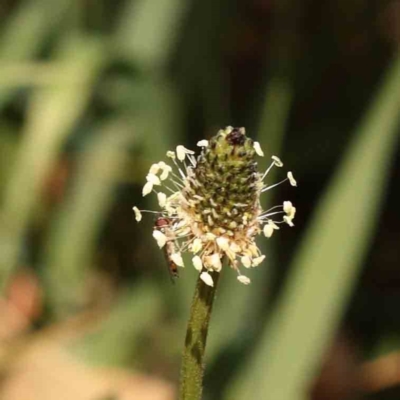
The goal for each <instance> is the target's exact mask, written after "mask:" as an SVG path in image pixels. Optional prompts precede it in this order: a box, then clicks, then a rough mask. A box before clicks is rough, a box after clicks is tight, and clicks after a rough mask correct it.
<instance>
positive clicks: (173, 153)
mask: <svg viewBox="0 0 400 400" xmlns="http://www.w3.org/2000/svg"><path fill="white" fill-rule="evenodd" d="M167 157H168V158H171V159H172V160H175V158H176V156H175V152H174V151H167Z"/></svg>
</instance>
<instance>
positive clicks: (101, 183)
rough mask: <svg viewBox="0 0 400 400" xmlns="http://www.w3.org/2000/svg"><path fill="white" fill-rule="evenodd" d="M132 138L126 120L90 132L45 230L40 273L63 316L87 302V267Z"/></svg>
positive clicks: (56, 310)
mask: <svg viewBox="0 0 400 400" xmlns="http://www.w3.org/2000/svg"><path fill="white" fill-rule="evenodd" d="M130 142H132V128H131V125H130V124H129V123H128V121H124V119H122V118H121V119H116V120H112V121H109V122H107V123H105V124H104V126H102V128H101V129H100V130H99V132H96V134H95V135H93V137H92V140H91V141H90V142H89V143H88V145H87V150H86V149H85V151H84V152H83V153H82V156H81V160H80V163H78V171H79V174H78V176H77V180H76V182H75V185H74V187H73V188H72V196H70V198H67V200H66V201H65V203H64V204H63V206H62V209H61V211H60V215H59V216H58V218H57V219H56V221H55V223H54V224H53V226H52V228H51V229H50V232H49V236H48V237H49V242H48V243H47V245H46V247H47V252H46V253H47V254H46V261H45V268H44V269H43V274H44V276H45V279H46V283H47V286H48V293H49V294H48V295H49V301H50V304H51V307H52V309H53V311H55V312H56V314H58V315H59V316H60V315H64V314H68V312H71V311H74V310H76V308H77V307H79V306H83V305H84V304H85V301H86V300H87V299H86V297H87V296H86V293H88V291H87V284H88V279H87V277H88V274H87V273H88V271H89V268H90V266H91V264H92V255H93V252H94V247H95V245H96V243H97V238H98V234H99V231H100V228H101V226H102V223H103V222H104V216H105V215H106V214H107V212H108V210H109V208H110V207H111V203H112V200H113V198H114V193H115V187H116V184H117V182H118V180H119V178H120V176H121V170H122V166H123V165H124V163H125V162H126V160H127V157H128V153H127V149H128V148H129V144H130Z"/></svg>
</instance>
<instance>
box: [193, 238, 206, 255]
mask: <svg viewBox="0 0 400 400" xmlns="http://www.w3.org/2000/svg"><path fill="white" fill-rule="evenodd" d="M202 247H203V244H202V242H201V239H199V238H196V239H194V240H193V244H192V252H193V253H198V252H199V251H200V250H201V249H202Z"/></svg>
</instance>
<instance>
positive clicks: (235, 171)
mask: <svg viewBox="0 0 400 400" xmlns="http://www.w3.org/2000/svg"><path fill="white" fill-rule="evenodd" d="M197 145H198V146H199V147H201V153H200V155H199V156H197V158H196V157H195V156H194V152H193V151H191V150H188V149H186V148H185V147H184V146H181V145H180V146H178V147H177V148H176V152H173V151H169V152H167V157H169V158H170V159H171V160H172V162H173V164H174V167H175V168H171V166H169V165H167V164H165V163H164V162H160V163H158V164H153V165H152V166H151V167H150V171H149V174H148V175H147V178H146V180H147V182H146V184H145V185H144V187H143V196H146V195H147V194H149V193H151V192H155V193H156V194H157V198H158V203H159V206H160V208H161V211H159V212H156V213H158V214H159V215H160V216H162V217H164V218H166V219H167V220H168V221H171V223H170V226H169V228H168V229H167V230H164V231H163V232H161V231H158V230H155V231H154V232H153V236H154V238H155V239H156V241H157V244H158V245H159V246H160V247H163V246H165V245H166V243H168V242H173V243H174V246H175V248H176V249H177V252H176V253H175V254H174V255H173V256H174V261H175V263H176V264H177V265H178V266H182V267H183V266H184V265H183V260H182V257H181V253H182V252H185V251H188V252H191V253H193V257H192V263H193V266H194V268H195V269H196V270H198V271H200V272H201V275H200V276H201V278H202V280H203V281H204V282H205V283H206V284H207V285H210V286H212V285H213V281H212V277H211V275H210V274H209V273H208V272H210V271H217V272H219V271H221V269H222V259H223V258H225V259H227V260H228V261H229V264H230V266H231V267H232V268H233V269H234V270H236V271H237V273H238V281H239V282H241V283H243V284H245V285H247V284H249V283H250V279H249V278H248V277H246V276H244V275H242V274H241V273H240V270H239V267H240V265H242V266H243V267H244V268H251V267H255V266H257V265H259V264H260V263H261V262H262V261H263V260H264V258H265V256H264V255H262V254H261V252H260V250H259V248H258V247H257V245H256V243H255V237H256V236H257V235H258V234H260V233H261V232H263V233H264V235H265V236H266V237H268V238H269V237H271V236H272V234H273V232H274V231H275V230H277V229H279V226H278V225H279V224H282V223H286V224H288V225H289V226H293V225H294V224H293V218H294V216H295V212H296V208H295V207H294V206H293V205H292V203H291V202H290V201H285V202H284V203H283V205H281V206H275V207H272V208H271V209H270V210H268V211H263V210H262V208H261V205H260V195H261V193H263V192H265V191H267V190H269V189H272V188H273V187H275V186H277V185H279V184H280V183H283V182H285V181H289V182H290V184H291V185H293V186H296V185H297V183H296V181H295V179H294V177H293V174H292V173H291V172H289V173H288V174H287V178H286V179H285V180H283V181H282V182H279V183H278V184H275V185H271V186H268V185H266V184H265V183H264V182H263V181H264V179H265V177H266V176H267V175H268V172H269V171H270V170H271V169H272V168H273V167H275V166H276V167H282V166H283V163H282V161H281V160H280V159H279V158H278V157H276V156H272V163H271V165H270V166H269V168H268V169H267V170H266V171H265V172H264V173H260V172H258V170H257V162H256V156H257V155H258V156H263V155H264V153H263V151H262V149H261V146H260V144H259V143H258V142H253V140H252V139H250V138H249V137H247V136H246V134H245V129H244V128H232V127H227V128H225V129H222V130H220V131H219V132H218V133H217V134H216V135H215V136H214V137H213V138H212V139H211V140H209V141H207V140H201V141H200V142H198V143H197ZM134 211H135V216H136V220H137V221H140V219H141V214H140V211H139V210H138V209H137V208H136V207H134ZM276 215H281V216H283V217H282V219H281V220H278V221H276V220H273V219H272V218H271V217H273V216H276ZM139 216H140V217H139ZM177 261H178V262H177Z"/></svg>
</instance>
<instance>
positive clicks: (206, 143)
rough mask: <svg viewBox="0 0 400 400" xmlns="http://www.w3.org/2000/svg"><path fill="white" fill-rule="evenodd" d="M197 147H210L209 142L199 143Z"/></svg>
mask: <svg viewBox="0 0 400 400" xmlns="http://www.w3.org/2000/svg"><path fill="white" fill-rule="evenodd" d="M197 146H199V147H207V146H208V140H200V142H197Z"/></svg>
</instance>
